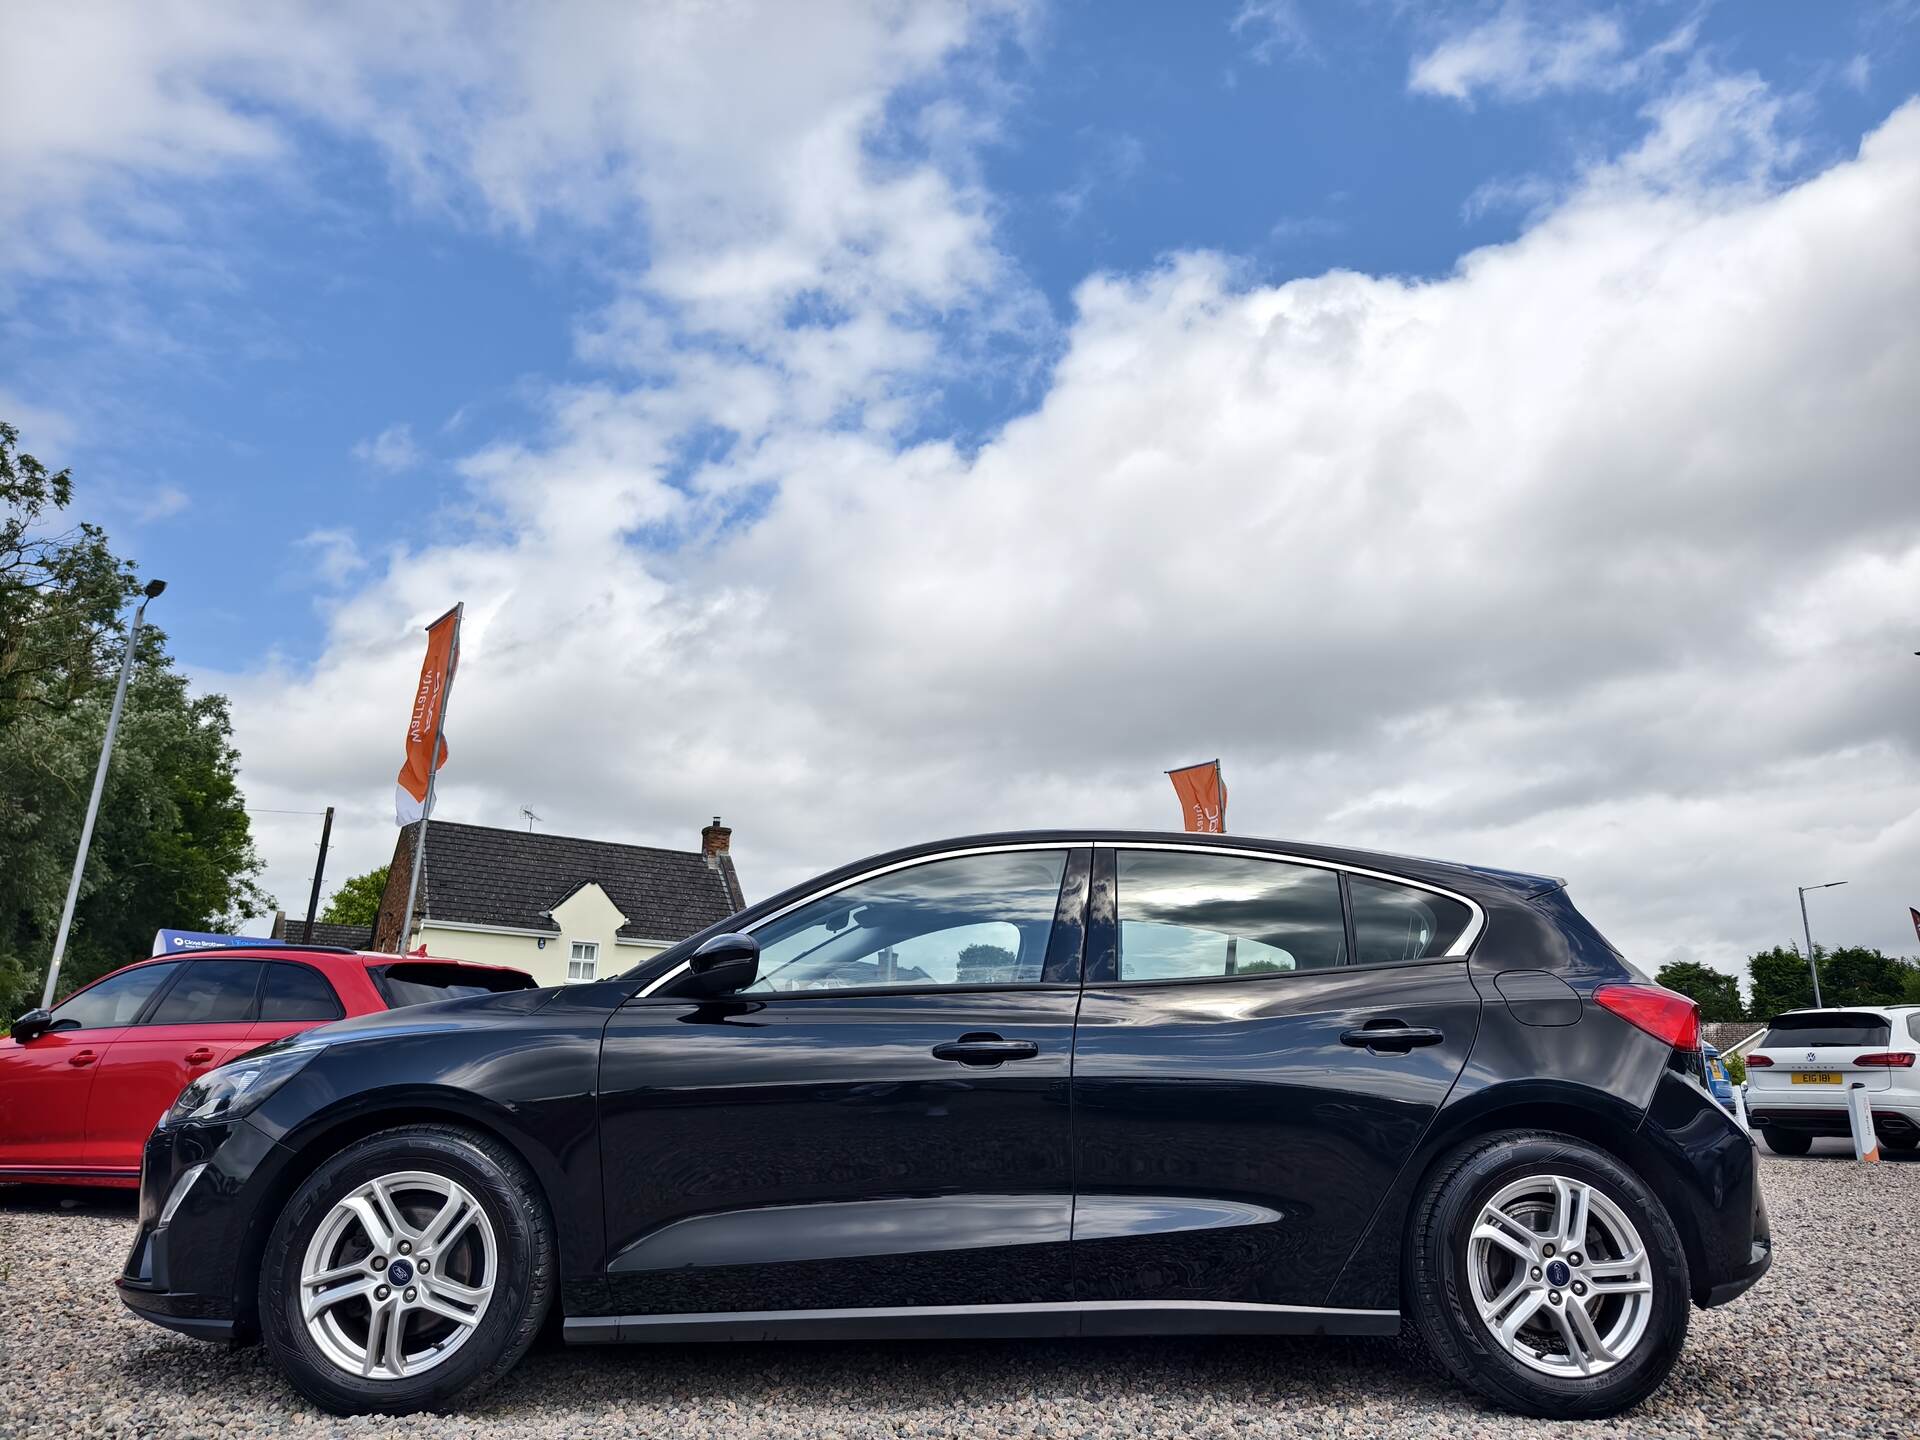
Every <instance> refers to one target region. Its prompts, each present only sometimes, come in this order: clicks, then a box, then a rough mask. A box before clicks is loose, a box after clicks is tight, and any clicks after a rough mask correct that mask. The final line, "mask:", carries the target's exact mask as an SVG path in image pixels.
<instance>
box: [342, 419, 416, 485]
mask: <svg viewBox="0 0 1920 1440" xmlns="http://www.w3.org/2000/svg"><path fill="white" fill-rule="evenodd" d="M353 458H354V459H356V460H358V461H359V462H360V463H361V464H362V465H371V466H373V468H374V469H376V470H385V471H386V472H387V473H388V474H390V475H398V474H399V473H400V472H401V471H403V470H411V469H413V467H414V466H416V465H418V464H419V463H420V460H421V458H422V457H421V453H420V447H419V446H418V445H416V444H415V443H414V440H413V426H411V425H408V424H406V423H404V422H396V423H394V424H392V425H389V426H387V428H386V429H384V430H382V431H381V432H380V433H379V434H378V435H374V436H371V437H369V438H368V439H365V440H358V441H355V442H354V446H353Z"/></svg>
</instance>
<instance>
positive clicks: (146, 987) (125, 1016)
mask: <svg viewBox="0 0 1920 1440" xmlns="http://www.w3.org/2000/svg"><path fill="white" fill-rule="evenodd" d="M179 968H180V966H179V964H178V962H176V961H169V962H168V963H167V964H165V965H142V966H141V967H140V968H139V969H138V970H129V971H127V972H126V974H124V975H115V976H113V977H111V978H110V979H106V980H102V981H101V982H100V983H99V984H98V985H95V986H93V987H91V988H90V989H86V990H82V991H81V992H80V993H79V994H78V995H71V996H68V997H67V998H66V999H65V1000H62V1001H61V1002H60V1003H59V1004H58V1005H56V1006H54V1007H53V1024H51V1025H49V1026H48V1027H47V1028H48V1029H49V1030H100V1029H104V1028H106V1027H107V1026H110V1025H131V1024H132V1023H133V1022H134V1019H135V1017H137V1016H138V1015H139V1014H140V1012H141V1010H142V1009H144V1008H145V1007H146V1003H147V1001H149V1000H151V999H152V998H153V995H154V992H155V991H156V990H158V989H159V988H160V986H161V985H162V984H163V983H165V981H166V978H167V977H168V976H169V975H171V974H173V972H174V971H176V970H178V969H179Z"/></svg>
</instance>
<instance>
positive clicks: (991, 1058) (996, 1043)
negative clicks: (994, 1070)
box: [933, 1031, 1040, 1065]
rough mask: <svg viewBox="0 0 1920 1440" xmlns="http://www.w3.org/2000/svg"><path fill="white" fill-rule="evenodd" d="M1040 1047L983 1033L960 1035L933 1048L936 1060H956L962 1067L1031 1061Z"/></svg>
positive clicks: (1029, 1041)
mask: <svg viewBox="0 0 1920 1440" xmlns="http://www.w3.org/2000/svg"><path fill="white" fill-rule="evenodd" d="M1039 1053H1040V1047H1039V1046H1038V1045H1036V1044H1034V1043H1033V1041H1031V1040H1002V1039H1001V1038H1000V1037H999V1036H998V1035H994V1034H990V1033H988V1032H985V1031H981V1032H977V1033H974V1034H971V1035H962V1036H961V1037H960V1038H959V1039H958V1040H948V1041H945V1042H943V1043H941V1044H939V1045H936V1046H934V1047H933V1058H934V1059H936V1060H957V1061H959V1062H960V1063H961V1064H962V1065H998V1064H1001V1063H1002V1062H1004V1061H1007V1060H1031V1059H1033V1057H1034V1056H1036V1055H1038V1054H1039Z"/></svg>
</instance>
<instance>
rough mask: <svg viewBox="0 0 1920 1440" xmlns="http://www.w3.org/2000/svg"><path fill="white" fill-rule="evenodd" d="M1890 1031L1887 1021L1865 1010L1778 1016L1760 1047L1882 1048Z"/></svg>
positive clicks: (1812, 1012)
mask: <svg viewBox="0 0 1920 1440" xmlns="http://www.w3.org/2000/svg"><path fill="white" fill-rule="evenodd" d="M1892 1029H1893V1027H1892V1026H1890V1025H1889V1024H1887V1017H1886V1016H1884V1015H1874V1014H1871V1013H1869V1012H1867V1011H1865V1010H1812V1011H1809V1012H1807V1013H1806V1014H1804V1015H1780V1016H1776V1017H1775V1018H1774V1020H1773V1022H1772V1023H1771V1024H1770V1025H1768V1026H1767V1038H1766V1039H1764V1040H1762V1041H1761V1042H1760V1043H1761V1044H1762V1045H1765V1046H1767V1047H1768V1048H1772V1047H1773V1046H1776V1045H1781V1046H1785V1045H1885V1044H1886V1043H1887V1041H1888V1040H1889V1038H1891V1034H1892Z"/></svg>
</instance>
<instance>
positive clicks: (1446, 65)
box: [1407, 0, 1694, 104]
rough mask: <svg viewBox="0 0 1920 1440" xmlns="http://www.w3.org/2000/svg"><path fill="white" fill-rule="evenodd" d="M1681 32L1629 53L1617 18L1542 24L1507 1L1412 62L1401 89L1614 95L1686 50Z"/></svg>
mask: <svg viewBox="0 0 1920 1440" xmlns="http://www.w3.org/2000/svg"><path fill="white" fill-rule="evenodd" d="M1693 38H1694V36H1693V27H1692V26H1690V25H1689V26H1684V27H1682V28H1681V29H1680V30H1678V31H1676V32H1674V34H1672V35H1670V36H1669V37H1667V38H1666V39H1665V40H1663V41H1661V42H1660V43H1659V44H1657V45H1655V46H1653V47H1652V48H1650V49H1649V50H1647V51H1645V52H1643V53H1641V54H1639V55H1632V54H1629V53H1628V47H1627V34H1626V30H1625V28H1624V27H1623V26H1622V24H1621V22H1620V18H1619V17H1618V16H1617V15H1614V14H1610V13H1601V14H1594V13H1565V12H1562V11H1557V10H1556V11H1555V13H1554V15H1553V18H1551V19H1542V18H1540V16H1539V15H1538V13H1537V12H1536V7H1535V6H1533V5H1530V4H1528V3H1525V0H1507V3H1506V4H1505V5H1503V6H1502V7H1501V9H1500V10H1499V12H1498V13H1497V14H1495V15H1493V16H1491V17H1490V18H1488V19H1486V20H1482V21H1480V22H1479V23H1477V24H1474V25H1470V26H1467V27H1465V28H1464V29H1461V30H1459V31H1457V32H1456V33H1454V34H1452V35H1449V36H1448V37H1447V38H1446V39H1444V40H1442V41H1441V42H1440V43H1439V44H1437V45H1435V46H1434V47H1433V48H1432V49H1431V50H1429V51H1427V52H1426V53H1425V54H1422V55H1417V56H1415V57H1414V60H1413V63H1412V65H1411V67H1410V68H1409V70H1408V73H1407V88H1408V89H1409V90H1412V91H1414V92H1415V93H1416V94H1425V95H1438V96H1442V97H1444V98H1446V99H1449V100H1458V101H1461V102H1462V103H1467V104H1470V103H1472V101H1473V99H1474V98H1475V96H1477V95H1481V94H1485V95H1489V96H1491V97H1493V98H1494V99H1497V100H1508V101H1515V100H1537V99H1539V98H1540V97H1541V96H1542V95H1546V94H1549V93H1552V92H1554V91H1562V90H1619V89H1623V88H1625V87H1626V86H1628V85H1631V84H1634V83H1635V82H1637V81H1638V80H1640V79H1641V78H1642V77H1643V76H1644V75H1645V74H1646V73H1647V72H1648V70H1649V69H1650V68H1651V67H1653V66H1655V65H1657V64H1658V63H1659V62H1660V61H1662V60H1664V59H1667V58H1670V57H1671V56H1674V55H1677V54H1681V53H1684V52H1685V51H1686V50H1688V49H1690V48H1691V46H1692V44H1693Z"/></svg>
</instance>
